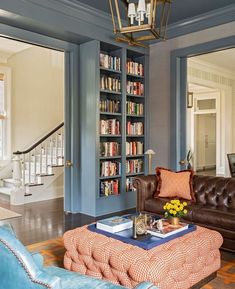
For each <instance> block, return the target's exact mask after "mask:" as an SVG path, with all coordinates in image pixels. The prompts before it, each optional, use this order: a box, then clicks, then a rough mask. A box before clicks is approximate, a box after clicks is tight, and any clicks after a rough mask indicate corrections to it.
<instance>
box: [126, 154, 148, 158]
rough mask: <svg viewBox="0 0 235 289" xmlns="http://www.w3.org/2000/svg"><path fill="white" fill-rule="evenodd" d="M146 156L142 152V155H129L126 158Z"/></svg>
mask: <svg viewBox="0 0 235 289" xmlns="http://www.w3.org/2000/svg"><path fill="white" fill-rule="evenodd" d="M143 157H144V154H141V155H127V156H126V158H127V159H128V158H143Z"/></svg>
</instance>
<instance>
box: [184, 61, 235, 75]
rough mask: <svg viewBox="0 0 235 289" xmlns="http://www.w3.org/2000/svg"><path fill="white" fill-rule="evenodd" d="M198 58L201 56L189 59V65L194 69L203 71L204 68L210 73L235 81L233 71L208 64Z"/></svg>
mask: <svg viewBox="0 0 235 289" xmlns="http://www.w3.org/2000/svg"><path fill="white" fill-rule="evenodd" d="M198 57H200V56H195V57H191V58H189V59H188V61H189V65H190V66H192V67H194V68H197V69H202V67H203V68H204V70H206V71H207V72H209V73H214V74H218V75H223V76H225V77H226V78H229V79H232V80H235V73H234V72H232V71H231V70H229V69H225V68H223V67H220V66H218V65H215V64H213V63H211V62H207V61H204V60H201V59H198Z"/></svg>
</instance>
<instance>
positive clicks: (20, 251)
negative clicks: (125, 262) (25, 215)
mask: <svg viewBox="0 0 235 289" xmlns="http://www.w3.org/2000/svg"><path fill="white" fill-rule="evenodd" d="M45 288H47V289H92V288H96V289H124V288H125V287H122V286H118V285H114V284H112V283H110V282H106V281H104V280H99V279H95V278H91V277H88V276H85V275H82V274H79V273H75V272H70V271H67V270H65V269H62V268H58V267H44V266H43V257H42V256H41V255H40V254H30V253H29V252H28V251H27V249H26V248H25V247H24V246H23V245H22V243H21V242H20V241H19V240H18V239H17V238H16V236H15V234H14V232H13V231H12V229H11V227H10V226H6V225H5V226H0V289H45ZM137 288H138V289H148V288H151V289H157V287H156V286H153V285H152V284H150V283H148V282H144V283H141V284H139V285H137V286H136V289H137Z"/></svg>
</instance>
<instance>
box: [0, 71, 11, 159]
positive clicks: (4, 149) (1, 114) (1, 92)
mask: <svg viewBox="0 0 235 289" xmlns="http://www.w3.org/2000/svg"><path fill="white" fill-rule="evenodd" d="M10 76H11V75H10V68H8V67H5V66H4V67H3V66H2V67H1V66H0V160H7V159H10V157H11V130H10Z"/></svg>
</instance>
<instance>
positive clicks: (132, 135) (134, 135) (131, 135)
mask: <svg viewBox="0 0 235 289" xmlns="http://www.w3.org/2000/svg"><path fill="white" fill-rule="evenodd" d="M126 137H140V138H141V137H144V135H143V134H141V135H137V134H127V135H126Z"/></svg>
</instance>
